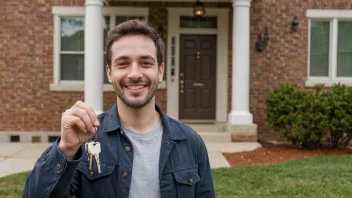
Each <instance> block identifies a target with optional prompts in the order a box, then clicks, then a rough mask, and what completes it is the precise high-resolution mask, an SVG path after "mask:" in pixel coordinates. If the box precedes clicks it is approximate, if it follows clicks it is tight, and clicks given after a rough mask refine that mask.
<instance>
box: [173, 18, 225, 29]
mask: <svg viewBox="0 0 352 198" xmlns="http://www.w3.org/2000/svg"><path fill="white" fill-rule="evenodd" d="M180 27H181V28H215V29H216V28H218V17H216V16H205V17H201V18H199V17H195V16H180Z"/></svg>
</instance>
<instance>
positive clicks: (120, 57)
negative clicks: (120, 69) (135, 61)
mask: <svg viewBox="0 0 352 198" xmlns="http://www.w3.org/2000/svg"><path fill="white" fill-rule="evenodd" d="M128 59H129V58H128V56H119V57H117V58H115V60H114V63H116V62H117V61H119V60H128Z"/></svg>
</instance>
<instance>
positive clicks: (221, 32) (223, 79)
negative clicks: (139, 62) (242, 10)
mask: <svg viewBox="0 0 352 198" xmlns="http://www.w3.org/2000/svg"><path fill="white" fill-rule="evenodd" d="M167 9H168V31H167V32H168V34H167V62H166V75H167V76H166V78H167V79H166V80H167V102H166V103H167V104H166V108H167V114H168V115H169V116H170V117H172V118H174V119H176V120H178V119H179V91H178V90H179V68H180V67H179V57H180V56H179V52H180V46H179V45H180V34H203V35H209V34H210V35H216V36H217V37H216V38H217V41H216V43H217V44H216V60H217V62H216V97H215V98H216V99H215V100H216V102H215V103H216V110H215V120H214V121H216V122H227V114H228V113H227V107H228V49H229V47H228V25H229V24H228V19H229V10H230V9H229V8H207V16H217V17H218V26H217V29H205V28H204V29H196V28H180V27H179V24H180V16H191V15H192V12H193V8H170V7H168V8H167ZM173 39H174V40H175V42H174V45H173V44H172V40H173ZM172 48H174V53H175V54H171V53H172V50H171V49H172ZM172 58H173V59H174V65H172V61H171V60H172ZM171 69H174V76H172V75H171Z"/></svg>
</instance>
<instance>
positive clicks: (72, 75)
mask: <svg viewBox="0 0 352 198" xmlns="http://www.w3.org/2000/svg"><path fill="white" fill-rule="evenodd" d="M61 80H84V54H61Z"/></svg>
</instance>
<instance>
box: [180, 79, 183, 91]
mask: <svg viewBox="0 0 352 198" xmlns="http://www.w3.org/2000/svg"><path fill="white" fill-rule="evenodd" d="M183 83H184V81H183V80H180V92H181V93H183Z"/></svg>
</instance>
